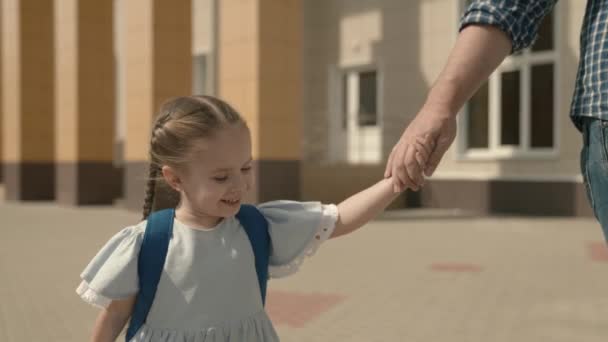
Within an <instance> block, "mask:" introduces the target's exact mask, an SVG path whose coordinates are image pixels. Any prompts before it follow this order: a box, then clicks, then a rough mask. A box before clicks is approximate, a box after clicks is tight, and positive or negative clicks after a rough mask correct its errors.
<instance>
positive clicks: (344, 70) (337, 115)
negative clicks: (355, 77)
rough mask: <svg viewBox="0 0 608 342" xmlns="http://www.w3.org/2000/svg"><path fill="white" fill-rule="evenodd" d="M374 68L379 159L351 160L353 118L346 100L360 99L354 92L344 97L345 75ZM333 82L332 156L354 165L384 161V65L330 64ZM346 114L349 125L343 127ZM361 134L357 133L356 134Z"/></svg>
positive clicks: (330, 124)
mask: <svg viewBox="0 0 608 342" xmlns="http://www.w3.org/2000/svg"><path fill="white" fill-rule="evenodd" d="M370 71H373V72H375V73H376V110H377V113H376V118H377V125H376V126H375V127H377V129H378V131H379V133H378V135H379V139H380V142H379V146H378V160H376V161H371V160H370V161H368V160H351V158H350V154H349V153H350V152H349V148H350V141H349V139H350V138H351V137H349V135H348V134H349V125H352V122H350V120H349V117H348V113H345V110H346V109H345V108H343V104H344V103H346V101H350V102H353V101H355V100H357V99H356V98H355V97H354V96H353V98H350V99H344V95H345V93H346V90H345V89H344V88H343V87H344V84H343V77H344V76H345V75H352V74H360V73H363V72H370ZM329 75H330V82H329V86H330V87H329V89H330V92H329V108H330V115H329V116H328V117H329V121H330V122H329V127H330V129H329V131H330V135H329V145H330V146H329V147H330V155H329V157H330V160H331V162H338V163H347V164H351V165H377V164H381V163H382V162H383V158H384V156H383V150H382V143H383V139H382V135H383V132H384V119H383V118H384V116H383V112H384V111H383V107H384V106H383V103H382V102H383V101H382V99H383V97H382V94H383V72H382V70H381V67H380V65H378V64H366V65H360V66H353V67H338V66H333V67H331V68H330V72H329ZM343 115H347V118H346V120H347V122H346V128H344V127H343V119H344V118H343ZM354 138H357V137H354Z"/></svg>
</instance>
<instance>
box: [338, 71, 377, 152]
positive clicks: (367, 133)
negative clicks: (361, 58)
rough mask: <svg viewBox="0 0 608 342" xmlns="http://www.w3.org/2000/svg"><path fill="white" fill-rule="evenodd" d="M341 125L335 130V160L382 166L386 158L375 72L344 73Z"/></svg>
mask: <svg viewBox="0 0 608 342" xmlns="http://www.w3.org/2000/svg"><path fill="white" fill-rule="evenodd" d="M339 84H340V92H341V94H340V95H341V96H340V97H341V101H340V108H339V112H340V113H341V119H340V124H339V125H336V126H334V127H336V128H337V130H334V132H333V133H334V134H332V135H333V137H332V139H333V140H334V142H333V143H332V149H333V150H334V153H333V154H334V159H337V160H341V161H346V162H349V163H379V162H380V161H381V157H382V150H381V147H382V146H381V134H380V129H381V127H380V115H379V106H378V73H377V71H376V70H375V69H371V70H370V69H365V70H346V71H341V72H340V83H339Z"/></svg>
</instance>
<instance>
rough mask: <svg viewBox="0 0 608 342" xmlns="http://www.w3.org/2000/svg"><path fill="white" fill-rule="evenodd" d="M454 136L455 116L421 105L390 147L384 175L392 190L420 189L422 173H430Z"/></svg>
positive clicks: (422, 182) (429, 174)
mask: <svg viewBox="0 0 608 342" xmlns="http://www.w3.org/2000/svg"><path fill="white" fill-rule="evenodd" d="M455 137H456V115H454V114H452V113H449V112H448V111H447V110H444V109H441V108H432V107H426V106H425V107H423V108H422V109H421V110H420V112H419V113H418V115H416V117H415V118H414V120H413V121H412V122H411V123H410V124H409V125H408V127H407V128H406V129H405V130H404V132H403V134H402V135H401V138H400V139H399V142H398V143H397V144H396V145H395V147H393V150H392V151H391V154H390V156H389V158H388V162H387V164H386V170H385V172H384V176H385V177H386V178H388V177H391V176H394V177H393V189H394V191H395V192H401V191H403V190H405V189H406V188H411V189H412V190H415V191H417V190H419V189H420V187H422V186H423V185H424V175H426V176H431V175H432V174H433V173H434V172H435V169H436V168H437V166H438V165H439V162H440V161H441V158H442V157H443V155H444V154H445V152H446V151H447V150H448V148H449V147H450V145H451V144H452V142H453V141H454V138H455Z"/></svg>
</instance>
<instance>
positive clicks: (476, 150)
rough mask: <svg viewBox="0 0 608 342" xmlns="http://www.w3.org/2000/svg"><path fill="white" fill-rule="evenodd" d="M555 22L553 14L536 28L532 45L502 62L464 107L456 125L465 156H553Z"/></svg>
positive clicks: (554, 125)
mask: <svg viewBox="0 0 608 342" xmlns="http://www.w3.org/2000/svg"><path fill="white" fill-rule="evenodd" d="M468 3H470V1H464V4H465V5H466V4H468ZM556 10H557V8H556ZM461 13H462V12H461ZM461 13H459V15H460V14H461ZM554 18H555V10H554V11H553V13H550V14H548V15H547V16H546V17H545V19H544V20H543V22H542V23H541V26H540V28H539V37H538V40H537V41H536V43H535V44H534V45H533V46H532V47H530V48H528V49H526V50H523V51H521V52H518V53H517V54H514V55H512V56H509V57H507V58H506V59H505V61H504V62H503V63H502V64H501V65H500V66H499V67H498V69H497V70H496V71H495V72H494V73H493V74H492V75H491V76H490V79H489V80H488V82H486V83H484V84H483V85H482V86H481V87H480V88H479V90H478V91H477V92H476V93H475V94H474V95H473V97H472V98H471V99H470V101H469V102H468V103H467V105H466V106H465V108H464V112H463V113H462V114H463V115H461V118H460V120H461V121H460V125H459V127H461V130H460V132H459V134H460V136H459V145H460V146H459V147H460V148H459V151H460V153H461V155H463V156H464V157H505V158H511V157H518V156H526V155H545V154H548V155H551V154H553V153H554V152H555V151H556V138H555V132H556V119H555V108H554V103H555V100H556V91H555V89H556V87H555V84H556V82H555V68H556V63H557V53H556V51H555V50H556V49H555V35H556V33H555V29H556V24H555V21H554Z"/></svg>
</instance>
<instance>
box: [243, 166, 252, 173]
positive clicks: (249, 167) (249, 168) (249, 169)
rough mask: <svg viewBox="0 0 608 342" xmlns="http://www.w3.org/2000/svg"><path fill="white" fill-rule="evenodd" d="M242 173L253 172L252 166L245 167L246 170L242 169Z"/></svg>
mask: <svg viewBox="0 0 608 342" xmlns="http://www.w3.org/2000/svg"><path fill="white" fill-rule="evenodd" d="M241 171H243V172H249V171H251V166H247V167H244V168H242V169H241Z"/></svg>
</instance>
